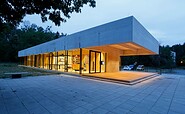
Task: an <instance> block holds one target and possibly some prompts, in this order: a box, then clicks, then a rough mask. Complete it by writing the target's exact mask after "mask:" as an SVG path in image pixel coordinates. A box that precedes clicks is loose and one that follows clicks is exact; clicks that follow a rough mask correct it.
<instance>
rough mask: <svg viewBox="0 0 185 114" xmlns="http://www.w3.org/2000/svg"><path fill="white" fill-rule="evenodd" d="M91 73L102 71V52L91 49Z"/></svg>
mask: <svg viewBox="0 0 185 114" xmlns="http://www.w3.org/2000/svg"><path fill="white" fill-rule="evenodd" d="M89 60H90V64H89V73H100V72H101V64H100V63H101V52H97V51H92V50H90V53H89Z"/></svg>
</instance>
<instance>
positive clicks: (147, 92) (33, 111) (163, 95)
mask: <svg viewBox="0 0 185 114" xmlns="http://www.w3.org/2000/svg"><path fill="white" fill-rule="evenodd" d="M49 113H50V114H51V113H53V114H185V76H183V75H170V74H163V75H161V76H157V77H155V78H153V79H150V80H147V81H144V82H141V83H139V84H136V85H132V86H130V85H123V84H116V83H111V82H103V81H98V80H92V79H86V78H81V77H76V76H67V75H57V76H37V77H24V78H20V79H0V114H49Z"/></svg>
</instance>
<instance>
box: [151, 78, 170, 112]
mask: <svg viewBox="0 0 185 114" xmlns="http://www.w3.org/2000/svg"><path fill="white" fill-rule="evenodd" d="M172 83H173V82H170V83H169V84H168V85H171V84H172ZM161 85H162V83H161ZM168 87H170V86H168ZM166 89H167V88H164V89H163V92H161V94H160V96H159V97H158V99H157V100H156V102H155V103H154V104H153V105H152V107H151V108H150V110H149V111H151V109H152V108H153V107H154V106H155V104H156V103H157V101H158V100H159V99H160V98H161V96H162V95H163V93H164V91H165V90H166ZM149 111H148V112H149Z"/></svg>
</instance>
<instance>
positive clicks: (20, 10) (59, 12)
mask: <svg viewBox="0 0 185 114" xmlns="http://www.w3.org/2000/svg"><path fill="white" fill-rule="evenodd" d="M84 4H89V6H90V7H95V5H96V2H95V0H1V4H0V26H1V25H2V24H3V23H10V24H11V25H14V26H16V25H18V24H19V23H20V22H21V21H22V19H23V18H24V16H26V14H29V15H32V14H40V15H41V19H42V21H43V22H45V21H47V20H48V19H49V20H51V21H52V22H54V23H55V25H57V26H60V24H61V22H66V18H70V14H71V13H73V12H76V13H80V12H81V8H82V7H83V5H84Z"/></svg>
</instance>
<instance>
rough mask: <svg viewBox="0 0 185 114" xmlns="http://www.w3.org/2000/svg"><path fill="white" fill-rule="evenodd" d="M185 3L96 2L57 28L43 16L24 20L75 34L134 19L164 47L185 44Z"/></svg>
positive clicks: (172, 0)
mask: <svg viewBox="0 0 185 114" xmlns="http://www.w3.org/2000/svg"><path fill="white" fill-rule="evenodd" d="M184 5H185V0H178V1H176V0H110V1H109V0H96V7H95V8H91V7H89V6H84V7H83V8H82V12H81V13H79V14H77V13H73V14H72V15H71V18H70V19H67V22H66V23H62V24H61V26H60V27H57V26H55V25H54V23H52V22H51V21H48V22H45V23H42V21H41V19H40V16H38V15H32V16H26V17H25V18H24V21H25V20H27V21H30V23H34V24H37V25H38V26H42V27H44V28H46V27H47V26H52V31H53V32H56V31H59V32H60V33H62V32H63V33H67V34H72V33H75V32H79V31H82V30H85V29H88V28H91V27H95V26H98V25H101V24H104V23H108V22H111V21H115V20H118V19H122V18H125V17H128V16H134V17H135V18H136V19H137V20H138V21H139V22H140V23H141V24H142V25H143V26H144V27H145V28H146V29H147V30H148V31H149V32H150V33H151V34H152V35H153V36H154V37H155V38H156V39H157V40H158V41H159V43H160V44H161V45H173V44H183V43H184V42H185V6H184Z"/></svg>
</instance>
